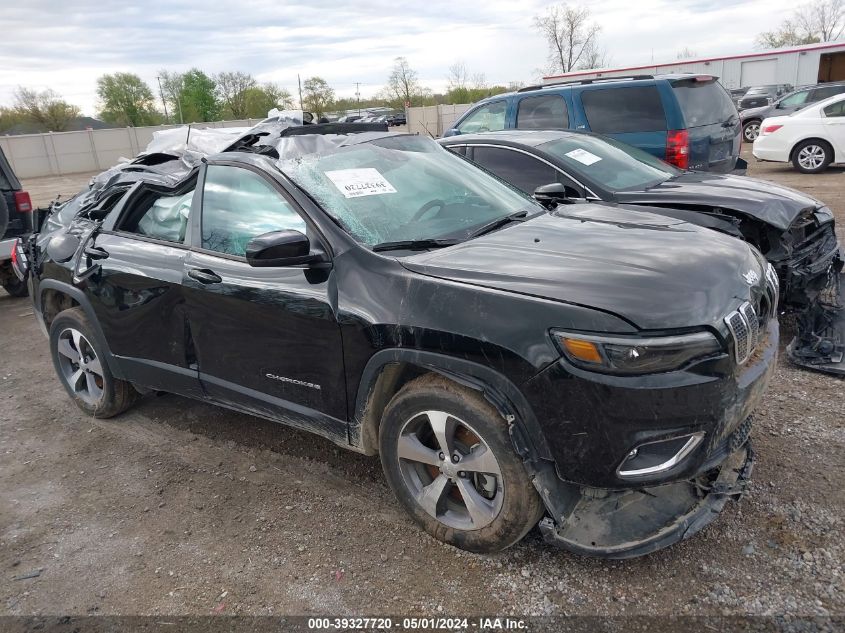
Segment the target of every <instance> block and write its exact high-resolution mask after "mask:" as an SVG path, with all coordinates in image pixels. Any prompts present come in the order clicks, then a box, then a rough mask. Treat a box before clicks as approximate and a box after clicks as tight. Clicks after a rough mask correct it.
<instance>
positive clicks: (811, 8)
mask: <svg viewBox="0 0 845 633" xmlns="http://www.w3.org/2000/svg"><path fill="white" fill-rule="evenodd" d="M843 33H845V1H843V0H813V2H809V3H807V4H804V5H801V6H800V7H798V8H797V9H795V11H794V12H793V13H792V16H791V17H790V18H788V19H786V20H784V21H783V22H781V25H780V26H779V27H778V28H777V29H776V30H774V31H764V32H763V33H760V34H759V35H758V36H757V46H759V47H760V48H780V47H782V46H796V45H800V44H815V43H816V42H832V41H834V40H838V39H839V38H840V37H842V34H843Z"/></svg>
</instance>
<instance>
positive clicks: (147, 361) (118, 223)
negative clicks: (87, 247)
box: [85, 177, 202, 397]
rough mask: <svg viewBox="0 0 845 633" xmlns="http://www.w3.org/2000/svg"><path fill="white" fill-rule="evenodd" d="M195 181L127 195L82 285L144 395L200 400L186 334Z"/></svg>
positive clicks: (100, 237)
mask: <svg viewBox="0 0 845 633" xmlns="http://www.w3.org/2000/svg"><path fill="white" fill-rule="evenodd" d="M195 187H196V178H195V177H194V178H189V179H187V180H186V181H185V182H184V183H183V184H182V185H180V186H179V188H177V189H172V188H162V187H158V186H155V185H147V184H144V183H141V184H138V185H136V186H135V187H134V188H133V189H132V190H131V191H130V192H129V193H127V194H126V200H125V202H124V203H123V204H122V205H120V207H119V209H118V207H116V209H115V214H116V216H115V217H114V218H109V219H107V220H106V222H105V223H104V225H103V227H104V228H103V230H102V231H101V232H100V233H99V234H96V236H95V238H94V240H93V241H92V242H91V245H92V246H94V247H95V248H96V249H99V250H100V251H101V253H102V255H103V256H104V258H103V259H97V260H95V261H94V262H91V263H93V264H96V265H97V267H98V272H97V274H94V275H92V276H90V277H88V279H87V280H86V282H85V287H86V292H87V293H88V294H89V295H90V296H91V298H92V301H91V303H92V305H93V307H94V312H95V313H96V315H97V320H98V321H99V323H100V325H101V327H102V328H103V333H104V334H105V337H106V340H107V342H108V345H109V349H110V351H111V352H112V353H113V354H114V355H115V356H116V357H117V360H118V363H119V364H120V366H121V369H122V370H123V372H124V374H125V375H126V377H127V378H128V379H130V380H133V381H136V382H138V383H140V384H142V385H144V386H146V387H150V388H153V389H161V390H163V391H169V392H172V393H180V394H183V395H189V396H194V397H198V396H201V395H202V390H201V388H200V384H199V377H198V373H197V365H196V358H195V357H194V353H193V349H192V346H191V344H190V337H189V336H188V331H187V329H186V326H187V319H186V314H185V306H184V298H183V295H182V270H183V265H184V262H185V258H186V256H187V254H188V247H187V244H186V236H187V230H188V220H189V217H190V213H191V207H192V204H193V195H194V189H195Z"/></svg>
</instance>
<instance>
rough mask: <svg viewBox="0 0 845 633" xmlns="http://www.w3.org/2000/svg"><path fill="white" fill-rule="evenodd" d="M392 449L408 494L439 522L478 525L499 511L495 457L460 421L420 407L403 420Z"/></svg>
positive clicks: (500, 486)
mask: <svg viewBox="0 0 845 633" xmlns="http://www.w3.org/2000/svg"><path fill="white" fill-rule="evenodd" d="M397 454H398V457H399V469H400V471H401V473H402V478H403V480H404V482H405V485H406V486H407V488H408V490H409V491H410V493H411V495H412V496H413V497H414V498H415V499H416V501H417V503H418V504H419V505H420V507H422V508H423V510H425V511H426V512H427V513H428V514H429V515H431V516H432V517H434V518H435V519H437V520H438V521H440V522H441V523H443V524H444V525H447V526H449V527H453V528H457V529H460V530H478V529H481V528H483V527H485V526H487V525H489V524H490V523H492V522H493V520H494V519H495V518H496V517H497V516H498V514H499V512H500V511H501V509H502V501H503V498H504V487H503V482H502V473H501V469H500V467H499V462H498V460H497V459H496V456H495V455H494V454H493V451H492V450H490V447H489V446H488V445H487V444H486V443H485V442H484V440H483V439H482V438H481V436H480V435H479V434H478V433H477V432H476V431H475V430H474V429H473V428H472V427H470V426H469V425H468V424H467V423H466V422H463V421H462V420H460V419H458V418H456V417H455V416H453V415H451V414H449V413H446V412H445V411H425V412H421V413H419V414H417V415H415V416H414V417H412V418H411V419H410V420H408V421H407V422H405V424H404V425H403V427H402V430H401V431H400V433H399V439H398V444H397Z"/></svg>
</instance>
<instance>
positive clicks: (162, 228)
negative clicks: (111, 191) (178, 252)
mask: <svg viewBox="0 0 845 633" xmlns="http://www.w3.org/2000/svg"><path fill="white" fill-rule="evenodd" d="M121 195H122V194H121ZM193 198H194V187H191V190H190V191H187V192H185V193H182V194H179V195H173V196H165V195H162V194H160V193H157V192H153V191H150V192H147V193H146V194H145V195H142V196H141V197H140V198H138V200H137V201H136V202H135V203H134V204H133V206H132V208H131V209H128V210H127V211H126V213H125V214H124V215H123V218H122V219H121V221H120V225H119V226H118V229H119V230H121V231H128V232H129V233H137V234H138V235H143V236H144V237H149V238H152V239H156V240H162V241H165V242H174V243H176V244H181V243H183V242H184V241H185V231H186V230H187V228H188V216H189V214H190V212H191V201H192V200H193ZM119 200H120V196H117V195H116V198H115V199H114V201H113V203H112V200H111V198H109V199H106V200H104V201H103V203H105V204H109V203H112V206H113V205H114V204H116V203H117V202H118V201H119Z"/></svg>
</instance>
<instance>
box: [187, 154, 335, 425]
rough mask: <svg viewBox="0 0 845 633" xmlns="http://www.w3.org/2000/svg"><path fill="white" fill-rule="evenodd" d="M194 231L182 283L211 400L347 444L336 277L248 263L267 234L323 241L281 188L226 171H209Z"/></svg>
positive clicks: (242, 169)
mask: <svg viewBox="0 0 845 633" xmlns="http://www.w3.org/2000/svg"><path fill="white" fill-rule="evenodd" d="M192 228H193V232H192V235H193V240H192V245H193V248H192V250H191V253H190V254H189V256H188V258H187V259H186V262H185V277H184V280H183V283H184V286H185V297H186V302H187V309H188V314H189V320H190V324H191V334H192V338H193V341H194V345H195V347H196V354H197V357H198V360H199V368H200V380H201V382H202V384H203V386H204V387H205V389H206V391H207V393H208V394H209V395H210V396H211V397H213V398H214V399H215V400H217V401H219V402H222V403H224V404H232V405H236V406H237V407H238V408H240V409H242V410H247V411H250V412H255V413H257V414H260V415H263V416H266V417H270V418H273V419H280V420H284V421H286V422H288V423H290V424H292V425H294V426H304V427H306V428H309V430H312V431H315V432H318V433H321V434H323V435H328V436H331V437H332V438H333V439H337V438H338V437H341V436H342V437H345V433H346V422H345V420H346V379H345V375H344V371H343V346H342V341H341V338H340V326H339V325H338V322H337V320H336V317H335V311H334V310H333V308H332V296H333V295H332V285H331V284H330V279H331V271H330V269H314V268H311V267H309V266H307V265H302V266H285V267H268V268H255V267H252V266H250V265H249V264H248V263H247V261H246V258H245V249H246V245H247V243H248V242H249V240H250V239H252V238H253V237H257V236H258V235H261V234H263V233H267V232H269V231H276V230H285V229H290V230H297V231H300V232H302V233H305V234H306V235H307V236H308V237H309V238H310V240H311V242H312V244H314V243H317V242H320V243H324V241H323V238H322V237H321V236H320V235H319V234H318V233H317V231H316V229H315V228H314V226H313V225H312V224H311V223H310V222H309V221H308V220H307V218H306V217H305V216H304V214H303V213H302V211H301V210H300V209H299V208H298V206H297V205H296V204H295V202H294V201H293V200H292V199H291V198H290V197H289V196H288V195H287V193H286V192H285V191H284V190H283V188H282V187H281V186H280V185H279V184H278V183H276V182H275V181H273V180H271V179H269V178H268V177H267V176H266V175H265V174H263V172H261V171H258V170H255V169H252V168H248V167H247V166H239V165H237V166H236V165H226V164H217V165H215V164H210V165H208V166H207V167H206V170H205V175H204V181H203V183H202V201H201V214H200V215H199V218H198V220H197V219H195V220H194V223H193V225H192ZM335 291H336V290H335ZM292 412H293V413H294V415H291V413H292ZM341 420H342V421H343V422H341Z"/></svg>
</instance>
